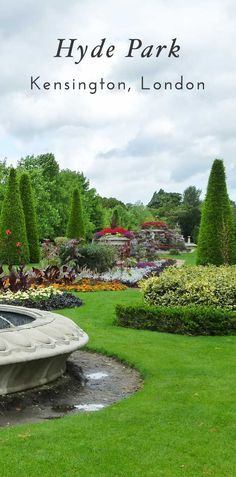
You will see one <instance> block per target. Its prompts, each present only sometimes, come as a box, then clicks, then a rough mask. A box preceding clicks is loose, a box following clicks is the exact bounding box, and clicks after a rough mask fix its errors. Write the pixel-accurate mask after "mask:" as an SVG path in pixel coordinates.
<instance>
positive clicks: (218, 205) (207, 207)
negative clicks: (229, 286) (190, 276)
mask: <svg viewBox="0 0 236 477" xmlns="http://www.w3.org/2000/svg"><path fill="white" fill-rule="evenodd" d="M235 259H236V243H235V234H234V228H233V216H232V210H231V205H230V200H229V197H228V193H227V187H226V181H225V170H224V164H223V161H222V160H220V159H216V160H215V161H214V163H213V166H212V169H211V173H210V177H209V181H208V186H207V193H206V198H205V202H204V205H203V210H202V217H201V223H200V230H199V237H198V249H197V264H200V265H207V264H214V265H221V264H233V263H235Z"/></svg>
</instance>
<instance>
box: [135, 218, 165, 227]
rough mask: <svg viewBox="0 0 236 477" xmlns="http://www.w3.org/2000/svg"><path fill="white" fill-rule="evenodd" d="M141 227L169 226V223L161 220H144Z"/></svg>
mask: <svg viewBox="0 0 236 477" xmlns="http://www.w3.org/2000/svg"><path fill="white" fill-rule="evenodd" d="M141 227H143V228H144V227H161V228H167V225H166V223H165V222H162V221H161V220H157V221H156V220H153V221H150V222H144V223H143V224H142V225H141Z"/></svg>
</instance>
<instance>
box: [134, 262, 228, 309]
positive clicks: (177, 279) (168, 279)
mask: <svg viewBox="0 0 236 477" xmlns="http://www.w3.org/2000/svg"><path fill="white" fill-rule="evenodd" d="M141 288H142V290H143V293H144V300H145V302H146V303H147V304H149V305H156V306H159V305H164V306H177V305H190V304H195V305H207V306H213V307H216V308H224V309H226V310H236V266H221V267H216V266H213V265H211V266H208V267H203V266H195V267H181V268H171V269H166V270H164V271H163V273H161V275H160V276H159V277H154V278H149V279H148V280H143V281H142V282H141Z"/></svg>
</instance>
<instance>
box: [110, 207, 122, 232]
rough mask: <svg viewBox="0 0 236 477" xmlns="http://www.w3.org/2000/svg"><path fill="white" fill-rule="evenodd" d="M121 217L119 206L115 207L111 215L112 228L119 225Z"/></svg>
mask: <svg viewBox="0 0 236 477" xmlns="http://www.w3.org/2000/svg"><path fill="white" fill-rule="evenodd" d="M119 219H120V217H119V209H118V207H115V208H114V210H113V212H112V216H111V228H112V229H115V228H116V227H118V226H119V225H120V220H119Z"/></svg>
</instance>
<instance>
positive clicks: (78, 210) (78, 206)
mask: <svg viewBox="0 0 236 477" xmlns="http://www.w3.org/2000/svg"><path fill="white" fill-rule="evenodd" d="M66 235H67V237H68V238H72V239H84V238H85V228H84V220H83V210H82V203H81V197H80V192H79V189H77V188H76V189H74V191H73V194H72V203H71V211H70V216H69V221H68V225H67V234H66Z"/></svg>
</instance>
